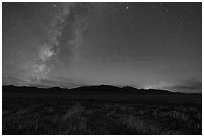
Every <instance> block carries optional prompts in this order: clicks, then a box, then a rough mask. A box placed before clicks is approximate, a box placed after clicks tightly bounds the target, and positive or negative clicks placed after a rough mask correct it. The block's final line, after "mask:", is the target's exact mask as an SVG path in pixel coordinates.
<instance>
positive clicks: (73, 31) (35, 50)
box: [2, 2, 202, 92]
mask: <svg viewBox="0 0 204 137" xmlns="http://www.w3.org/2000/svg"><path fill="white" fill-rule="evenodd" d="M2 11H3V12H2V69H3V70H2V79H3V85H10V84H12V85H17V86H38V87H51V86H60V87H66V88H73V87H77V86H84V85H98V84H108V85H115V86H133V87H136V88H159V89H169V90H172V91H180V92H201V90H202V86H201V85H202V84H201V83H202V3H201V2H200V3H198V2H197V3H193V2H191V3H184V2H182V3H177V2H171V3H160V2H155V3H150V2H145V3H139V2H133V3H125V2H106V3H88V2H86V3H79V2H78V3H77V2H76V3H68V2H67V3H42V2H40V3H31V2H29V3H22V2H21V3H8V2H7V3H5V2H4V3H3V4H2Z"/></svg>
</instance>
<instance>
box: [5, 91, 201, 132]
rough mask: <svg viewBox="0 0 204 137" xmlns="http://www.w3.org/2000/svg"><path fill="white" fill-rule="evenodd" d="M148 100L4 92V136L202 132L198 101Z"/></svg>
mask: <svg viewBox="0 0 204 137" xmlns="http://www.w3.org/2000/svg"><path fill="white" fill-rule="evenodd" d="M197 96H198V95H197ZM140 98H141V97H140ZM159 98H161V97H159ZM159 98H158V99H157V100H159ZM179 98H180V100H182V98H183V99H184V97H182V96H180V97H179ZM188 98H190V97H188ZM197 98H198V99H196V97H195V96H194V99H195V100H199V99H200V98H201V96H199V97H197ZM161 100H162V99H161ZM149 101H150V102H149V103H148V101H147V100H146V103H145V102H142V103H139V102H134V101H133V102H131V101H129V102H128V103H127V101H126V102H125V103H124V102H122V101H119V102H115V101H107V100H103V101H100V102H99V101H94V100H87V99H86V100H76V99H66V98H61V97H39V98H38V97H34V98H32V97H8V96H6V97H5V96H4V94H3V102H2V103H3V111H2V131H3V134H4V135H6V134H7V135H8V134H61V135H63V134H99V135H101V134H202V111H201V102H200V103H197V102H196V101H191V102H188V101H187V102H186V103H185V102H183V103H180V104H178V103H176V102H175V103H164V104H163V103H161V102H159V101H158V102H155V101H154V102H155V103H153V101H151V98H149Z"/></svg>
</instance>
